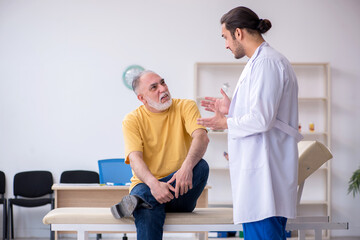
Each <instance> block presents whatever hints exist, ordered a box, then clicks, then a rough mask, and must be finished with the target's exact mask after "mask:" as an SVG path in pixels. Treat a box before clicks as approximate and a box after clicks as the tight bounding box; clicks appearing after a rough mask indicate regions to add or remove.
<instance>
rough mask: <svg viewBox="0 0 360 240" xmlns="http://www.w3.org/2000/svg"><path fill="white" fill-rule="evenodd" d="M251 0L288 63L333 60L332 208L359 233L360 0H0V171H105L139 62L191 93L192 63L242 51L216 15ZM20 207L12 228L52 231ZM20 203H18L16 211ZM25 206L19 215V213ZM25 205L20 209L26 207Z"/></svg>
mask: <svg viewBox="0 0 360 240" xmlns="http://www.w3.org/2000/svg"><path fill="white" fill-rule="evenodd" d="M238 5H245V6H248V7H250V8H252V9H253V10H254V11H255V12H257V13H258V14H259V16H260V17H261V18H268V19H270V20H271V21H272V23H273V28H272V29H271V30H270V31H269V32H268V33H267V34H266V36H265V38H266V39H267V41H268V42H269V43H270V44H271V45H272V46H273V47H275V48H276V49H278V50H279V51H280V52H282V53H283V54H284V55H286V56H287V57H288V58H289V60H290V61H292V62H330V64H331V67H332V132H333V139H332V142H333V143H332V150H333V153H334V156H335V157H334V159H333V160H332V167H333V168H332V180H333V181H332V214H333V219H332V220H333V221H348V222H349V223H350V230H348V231H345V230H344V231H343V230H340V231H333V232H332V235H333V236H357V237H360V214H359V212H360V201H359V198H360V196H358V197H357V198H355V199H354V198H353V197H352V196H350V195H347V181H348V179H349V177H350V175H351V173H352V172H353V171H354V170H355V168H357V167H359V166H360V150H359V149H360V148H359V143H360V139H359V135H358V134H359V125H358V122H359V115H360V101H359V100H360V97H359V94H358V91H359V90H360V81H359V79H360V68H359V64H360V46H359V43H360V28H359V27H358V25H359V23H360V15H359V10H360V2H359V1H357V0H342V1H338V0H317V1H312V0H302V1H300V0H297V1H296V0H294V1H288V0H272V1H267V0H257V1H253V0H244V1H236V0H227V1H220V0H197V1H192V0H182V1H168V0H154V1H147V0H132V1H115V0H113V1H100V0H99V1H91V0H86V1H85V0H83V1H80V0H72V1H57V0H56V1H45V0H28V1H27V0H0V169H1V170H2V171H4V172H5V173H6V176H7V181H8V182H7V197H12V196H13V195H12V184H11V182H12V179H13V176H14V174H15V173H16V172H19V171H25V170H35V169H47V170H50V171H51V172H52V173H53V174H54V179H55V181H56V182H58V181H59V176H60V173H61V172H62V171H63V170H68V169H91V170H97V160H98V159H103V158H113V157H123V154H124V148H123V138H122V131H121V121H122V119H123V117H124V116H125V114H126V113H128V112H129V111H131V110H132V109H134V108H135V107H136V106H138V105H139V103H138V102H137V100H136V98H135V95H134V94H133V93H132V92H131V91H130V90H128V89H126V88H125V87H124V85H123V84H122V80H121V77H122V72H123V70H124V69H125V68H126V67H127V66H129V65H131V64H140V65H142V66H144V67H145V68H149V69H152V70H154V71H157V72H159V73H160V74H161V75H162V76H163V77H164V78H165V79H166V80H167V82H168V85H169V87H170V90H171V92H172V95H173V97H177V98H192V97H193V65H194V63H195V62H199V61H216V62H219V61H225V62H230V61H234V58H233V55H232V54H231V52H230V51H228V50H225V48H224V41H223V39H222V38H221V33H220V24H219V19H220V17H221V16H222V15H223V14H224V13H225V12H227V11H228V10H230V9H231V8H233V7H235V6H238ZM47 209H48V208H47V207H44V208H41V209H38V210H35V209H21V210H18V209H17V211H16V216H15V218H16V227H17V229H16V235H17V236H18V237H20V236H27V237H39V236H42V237H47V236H48V228H47V227H45V226H43V225H42V224H41V223H40V221H39V222H37V221H35V218H33V217H32V218H30V212H31V214H33V213H35V215H37V216H38V217H39V219H40V218H41V217H42V215H43V214H44V212H46V211H47ZM20 211H21V212H20ZM20 214H21V216H20ZM23 215H24V216H23Z"/></svg>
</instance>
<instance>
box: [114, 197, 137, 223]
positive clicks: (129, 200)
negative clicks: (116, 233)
mask: <svg viewBox="0 0 360 240" xmlns="http://www.w3.org/2000/svg"><path fill="white" fill-rule="evenodd" d="M139 204H140V198H139V197H137V196H133V195H127V196H125V197H123V199H122V200H121V202H119V203H118V204H115V205H114V206H112V207H111V213H112V215H113V216H114V217H115V218H117V219H119V218H123V217H131V216H132V214H133V212H134V210H135V209H136V207H137V206H138V205H139Z"/></svg>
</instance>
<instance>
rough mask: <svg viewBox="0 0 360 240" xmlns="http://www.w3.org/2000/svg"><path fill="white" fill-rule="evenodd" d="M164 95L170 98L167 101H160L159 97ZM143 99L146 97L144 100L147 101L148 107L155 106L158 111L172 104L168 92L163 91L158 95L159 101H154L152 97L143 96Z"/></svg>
mask: <svg viewBox="0 0 360 240" xmlns="http://www.w3.org/2000/svg"><path fill="white" fill-rule="evenodd" d="M164 95H168V96H169V98H170V100H169V101H167V102H164V103H161V98H162V97H163V96H164ZM145 99H146V101H147V103H148V104H149V106H150V107H152V108H155V109H156V110H158V111H165V110H166V109H168V108H169V107H170V106H171V104H172V98H171V95H170V93H169V92H165V93H163V94H161V95H160V97H159V102H155V101H153V100H152V99H150V98H147V97H145Z"/></svg>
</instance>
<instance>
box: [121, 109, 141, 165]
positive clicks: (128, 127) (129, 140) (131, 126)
mask: <svg viewBox="0 0 360 240" xmlns="http://www.w3.org/2000/svg"><path fill="white" fill-rule="evenodd" d="M122 130H123V134H124V142H125V163H127V164H129V163H130V160H129V154H130V153H131V152H135V151H138V152H142V151H143V148H144V145H143V139H142V137H141V134H140V131H139V125H138V123H137V120H136V116H135V115H134V114H128V115H127V116H126V117H125V118H124V120H123V122H122Z"/></svg>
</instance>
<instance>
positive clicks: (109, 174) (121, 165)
mask: <svg viewBox="0 0 360 240" xmlns="http://www.w3.org/2000/svg"><path fill="white" fill-rule="evenodd" d="M98 165H99V178H100V184H105V185H114V186H115V185H129V184H130V179H131V177H132V171H131V167H130V165H129V164H126V163H125V160H124V159H123V158H112V159H103V160H98ZM119 201H120V199H119ZM122 239H123V240H127V239H128V238H127V236H126V233H124V236H123V237H122Z"/></svg>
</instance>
